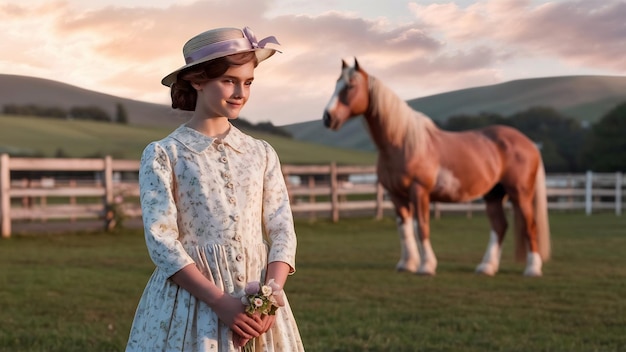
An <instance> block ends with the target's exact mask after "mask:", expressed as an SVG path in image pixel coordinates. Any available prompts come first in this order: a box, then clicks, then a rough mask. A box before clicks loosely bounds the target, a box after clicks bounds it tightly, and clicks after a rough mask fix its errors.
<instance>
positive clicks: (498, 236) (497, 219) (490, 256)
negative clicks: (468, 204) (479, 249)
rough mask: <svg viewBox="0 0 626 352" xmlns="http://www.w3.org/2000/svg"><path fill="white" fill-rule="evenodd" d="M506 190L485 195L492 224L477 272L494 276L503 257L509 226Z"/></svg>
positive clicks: (488, 215)
mask: <svg viewBox="0 0 626 352" xmlns="http://www.w3.org/2000/svg"><path fill="white" fill-rule="evenodd" d="M503 199H504V192H501V193H500V192H497V193H494V192H491V193H490V194H488V195H487V196H485V204H486V208H487V217H488V218H489V223H490V225H491V232H490V233H489V243H488V244H487V251H486V252H485V255H484V256H483V260H482V262H481V263H480V264H479V265H478V266H477V267H476V273H478V274H485V275H489V276H493V275H495V274H496V273H497V272H498V269H499V267H500V258H501V257H502V241H503V240H504V235H505V234H506V229H507V227H508V224H507V221H506V214H505V213H504V204H503Z"/></svg>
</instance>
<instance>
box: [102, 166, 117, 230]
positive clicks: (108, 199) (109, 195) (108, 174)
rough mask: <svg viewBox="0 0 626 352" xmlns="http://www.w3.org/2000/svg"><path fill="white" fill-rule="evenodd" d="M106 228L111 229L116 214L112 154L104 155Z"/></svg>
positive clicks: (104, 215)
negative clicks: (113, 210) (114, 209)
mask: <svg viewBox="0 0 626 352" xmlns="http://www.w3.org/2000/svg"><path fill="white" fill-rule="evenodd" d="M103 173H104V175H103V176H104V214H102V215H103V219H104V228H105V229H106V230H110V229H111V226H115V224H114V223H112V221H113V219H114V217H115V214H114V213H112V209H111V207H112V206H113V160H112V159H111V156H110V155H107V156H105V157H104V170H103Z"/></svg>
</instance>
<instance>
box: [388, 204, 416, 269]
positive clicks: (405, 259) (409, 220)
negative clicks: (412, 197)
mask: <svg viewBox="0 0 626 352" xmlns="http://www.w3.org/2000/svg"><path fill="white" fill-rule="evenodd" d="M391 200H392V202H393V204H394V208H395V209H396V226H397V229H398V235H399V236H400V249H401V254H400V255H401V256H400V261H398V264H397V265H396V270H397V271H400V272H402V271H408V272H411V273H414V272H417V267H418V265H419V262H420V256H419V252H418V251H417V243H416V242H415V229H414V225H413V217H412V216H411V209H410V206H409V204H408V203H407V202H403V201H401V200H400V199H397V198H396V197H394V196H391Z"/></svg>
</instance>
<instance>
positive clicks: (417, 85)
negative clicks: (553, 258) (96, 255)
mask: <svg viewBox="0 0 626 352" xmlns="http://www.w3.org/2000/svg"><path fill="white" fill-rule="evenodd" d="M130 4H132V5H130ZM625 18H626V1H624V0H621V1H618V0H581V1H573V0H571V1H570V0H567V1H566V0H553V1H537V0H534V1H533V0H484V1H462V0H458V1H401V0H387V1H380V0H358V1H357V0H314V1H311V0H204V1H201V0H200V1H192V0H183V1H180V0H179V1H175V0H68V1H37V0H21V1H10V0H0V73H5V74H17V75H26V76H35V77H41V78H47V79H52V80H56V81H60V82H64V83H68V84H72V85H75V86H79V87H81V88H86V89H90V90H94V91H98V92H102V93H107V94H112V95H117V96H121V97H125V98H131V99H136V100H142V101H148V102H155V103H160V104H169V91H168V88H166V87H163V86H161V84H160V80H161V78H162V77H163V76H165V75H166V74H168V73H169V72H170V71H173V70H174V69H176V68H178V67H180V66H182V64H183V63H184V62H183V57H182V46H183V44H184V43H185V41H187V39H189V38H190V37H192V36H193V35H195V34H198V33H200V32H202V31H204V30H207V29H210V28H214V27H238V28H241V27H244V26H249V27H250V28H251V29H252V30H253V31H254V32H255V34H256V36H257V38H259V39H261V38H264V37H266V36H269V35H274V36H276V38H278V40H279V41H280V43H281V47H280V48H281V50H282V51H283V53H282V54H276V55H275V56H274V57H272V58H271V59H269V60H268V61H265V62H263V63H262V64H261V65H260V66H259V68H258V69H257V70H256V73H255V75H256V80H255V82H254V84H253V88H252V89H253V90H252V97H251V99H250V101H249V103H248V105H247V106H246V107H245V108H244V110H243V112H242V116H243V117H245V118H246V119H248V120H250V121H253V122H261V121H271V122H272V123H274V124H275V125H283V124H291V123H296V122H302V121H310V120H317V119H321V116H322V111H323V109H324V106H325V105H326V102H327V101H328V99H329V97H330V94H331V93H332V92H333V89H334V83H335V81H336V79H337V77H338V75H339V70H340V67H341V59H344V58H345V59H350V60H352V58H353V57H355V56H356V57H357V58H358V60H359V63H360V64H361V66H362V67H364V68H365V69H366V70H367V71H369V72H370V73H371V74H373V75H375V76H376V77H378V78H379V79H380V80H381V81H383V82H385V83H386V84H387V85H388V86H389V87H390V88H391V89H393V90H394V91H395V92H396V93H397V94H398V95H399V96H400V97H402V98H403V99H412V98H418V97H422V96H427V95H432V94H436V93H441V92H446V91H451V90H456V89H462V88H469V87H475V86H482V85H488V84H494V83H500V82H505V81H510V80H514V79H521V78H533V77H545V76H561V75H619V76H622V75H626V20H624V19H625Z"/></svg>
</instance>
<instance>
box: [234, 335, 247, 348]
mask: <svg viewBox="0 0 626 352" xmlns="http://www.w3.org/2000/svg"><path fill="white" fill-rule="evenodd" d="M248 341H250V340H249V339H244V338H243V337H241V336H240V335H239V334H235V333H233V344H234V345H235V347H243V346H245V345H246V343H248Z"/></svg>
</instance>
